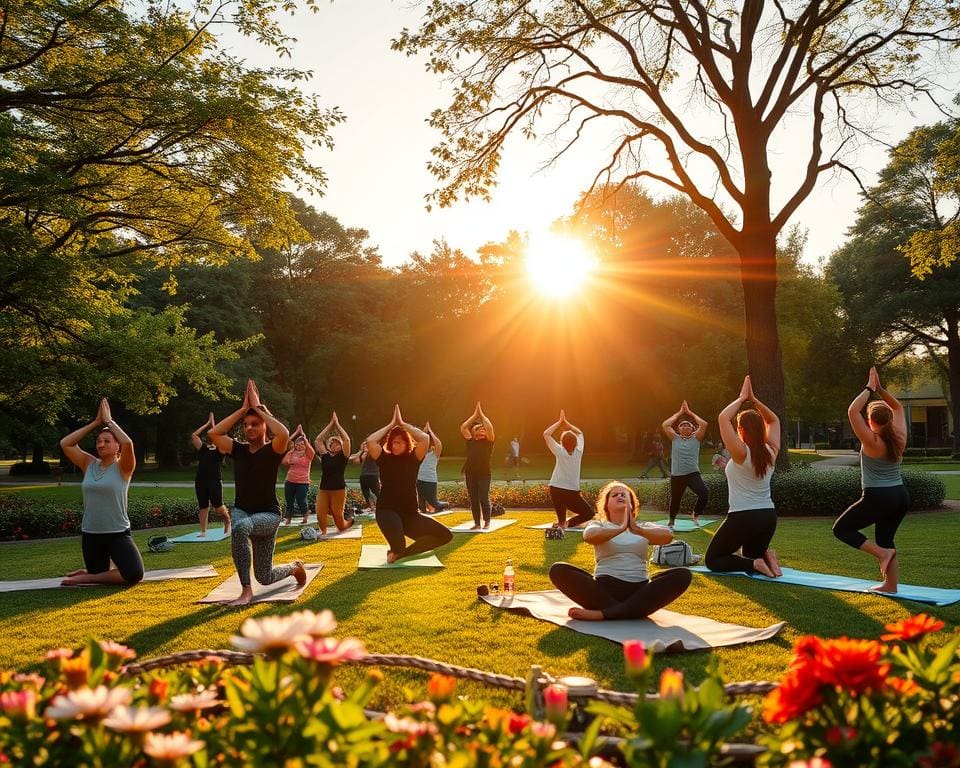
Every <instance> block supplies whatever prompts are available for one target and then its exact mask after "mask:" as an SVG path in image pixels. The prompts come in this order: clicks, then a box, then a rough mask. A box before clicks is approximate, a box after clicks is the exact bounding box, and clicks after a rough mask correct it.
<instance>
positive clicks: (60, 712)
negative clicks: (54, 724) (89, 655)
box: [44, 685, 130, 720]
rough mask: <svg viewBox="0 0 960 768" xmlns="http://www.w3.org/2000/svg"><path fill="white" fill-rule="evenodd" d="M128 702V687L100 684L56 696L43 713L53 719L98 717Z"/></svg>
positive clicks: (104, 715)
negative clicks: (108, 686) (109, 686)
mask: <svg viewBox="0 0 960 768" xmlns="http://www.w3.org/2000/svg"><path fill="white" fill-rule="evenodd" d="M129 703H130V690H129V689H128V688H107V686H105V685H100V686H97V687H96V688H78V689H77V690H75V691H70V692H69V693H67V694H64V695H62V696H57V697H56V698H54V700H53V702H52V703H51V705H50V706H49V707H47V711H46V712H45V713H44V714H45V716H46V717H49V718H51V719H53V720H75V719H84V718H100V717H106V716H107V715H109V714H110V713H111V712H113V710H114V709H116V708H117V707H121V706H124V705H126V704H129Z"/></svg>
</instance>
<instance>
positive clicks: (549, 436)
mask: <svg viewBox="0 0 960 768" xmlns="http://www.w3.org/2000/svg"><path fill="white" fill-rule="evenodd" d="M562 424H563V411H560V418H559V419H557V420H556V421H555V422H553V424H551V425H550V426H549V427H547V428H546V429H545V430H543V439H544V440H546V442H547V447H548V448H549V447H550V444H551V441H552V442H553V443H556V442H557V440H556V438H554V436H553V435H554V433H555V432H556V431H557V430H558V429H560V426H561V425H562Z"/></svg>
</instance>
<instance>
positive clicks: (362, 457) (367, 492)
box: [350, 441, 380, 512]
mask: <svg viewBox="0 0 960 768" xmlns="http://www.w3.org/2000/svg"><path fill="white" fill-rule="evenodd" d="M350 461H353V462H356V463H357V464H359V465H360V493H361V494H363V500H364V501H365V502H366V503H367V508H366V509H365V510H364V512H376V511H377V499H378V498H379V497H380V467H379V466H378V465H377V462H376V460H374V459H372V458H371V457H370V452H369V451H368V450H367V443H366V441H364V443H363V445H361V446H360V450H359V451H357V452H356V453H354V454H351V456H350Z"/></svg>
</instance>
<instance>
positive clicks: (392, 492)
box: [367, 405, 453, 563]
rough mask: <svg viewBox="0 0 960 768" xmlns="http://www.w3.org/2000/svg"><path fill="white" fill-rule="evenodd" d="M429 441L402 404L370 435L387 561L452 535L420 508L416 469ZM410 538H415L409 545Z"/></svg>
mask: <svg viewBox="0 0 960 768" xmlns="http://www.w3.org/2000/svg"><path fill="white" fill-rule="evenodd" d="M381 441H383V442H384V443H385V445H386V447H383V446H381ZM414 441H416V442H414ZM429 442H430V436H429V435H427V433H426V432H421V431H420V430H419V429H417V428H416V427H414V426H412V425H411V424H407V423H406V422H405V421H404V420H403V417H402V416H401V415H400V406H399V405H395V406H394V407H393V417H392V418H391V419H390V422H389V423H388V424H387V425H386V426H384V427H381V428H380V429H378V430H377V431H376V432H374V433H373V434H371V435H370V436H369V437H368V438H367V451H369V453H370V456H371V457H372V458H373V459H374V460H375V461H376V462H377V464H378V465H379V467H380V482H381V492H380V498H379V500H378V501H377V525H378V526H379V528H380V531H381V532H382V533H383V536H384V538H385V539H386V540H387V544H388V545H389V546H390V549H389V550H388V552H387V562H388V563H395V562H396V561H397V560H399V559H401V558H405V557H412V556H413V555H419V554H421V553H423V552H429V551H430V550H431V549H436V548H437V547H439V546H442V545H444V544H447V543H448V542H450V541H451V540H452V539H453V534H452V533H451V532H450V529H448V528H447V527H446V526H445V525H442V524H441V523H439V522H437V521H436V520H434V519H432V518H430V517H427V516H426V515H421V514H420V512H419V511H418V509H417V470H418V469H419V468H420V462H421V461H423V457H424V456H426V455H427V445H428V444H429ZM408 538H409V539H413V543H412V544H410V545H409V546H407V539H408Z"/></svg>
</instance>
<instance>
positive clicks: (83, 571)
mask: <svg viewBox="0 0 960 768" xmlns="http://www.w3.org/2000/svg"><path fill="white" fill-rule="evenodd" d="M86 575H87V569H86V568H78V569H77V570H76V571H70V573H68V574H67V577H68V578H69V577H70V576H86Z"/></svg>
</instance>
